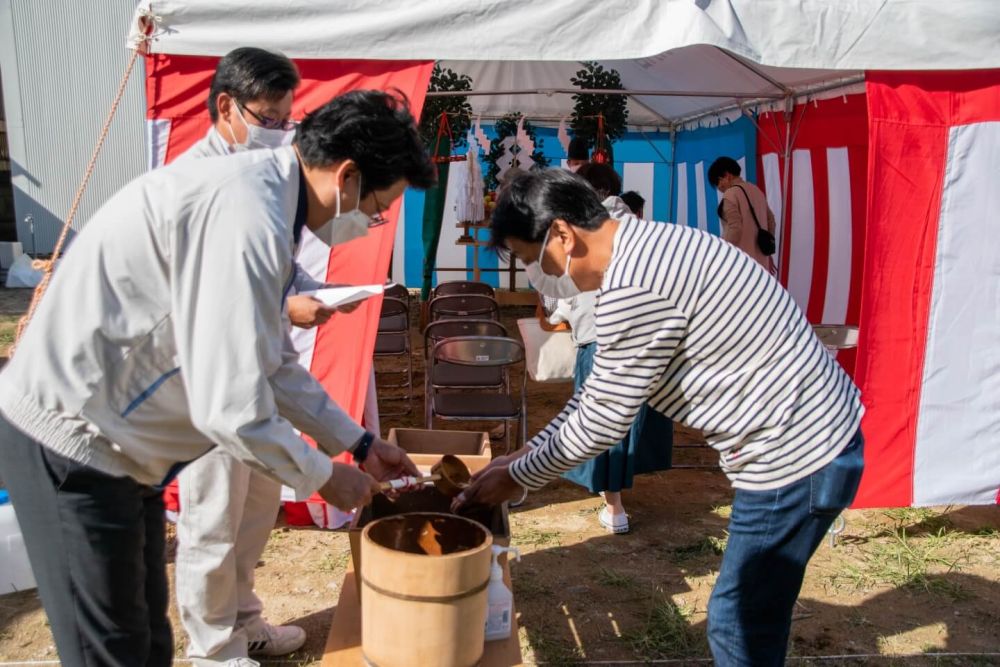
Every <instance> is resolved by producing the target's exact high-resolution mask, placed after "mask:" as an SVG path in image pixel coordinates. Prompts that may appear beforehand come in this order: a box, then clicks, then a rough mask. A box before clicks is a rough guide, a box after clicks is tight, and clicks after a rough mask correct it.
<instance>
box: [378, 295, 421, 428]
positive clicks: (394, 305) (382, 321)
mask: <svg viewBox="0 0 1000 667" xmlns="http://www.w3.org/2000/svg"><path fill="white" fill-rule="evenodd" d="M374 356H375V359H379V358H382V357H405V358H406V369H405V370H384V371H379V370H377V369H376V371H375V374H376V375H377V376H378V375H381V376H390V377H391V376H402V377H401V378H400V379H398V380H396V381H393V382H390V383H383V382H382V381H381V380H378V381H377V384H378V386H379V388H383V387H384V388H388V389H392V388H405V389H406V394H405V395H404V396H403V397H402V399H403V400H406V410H404V411H402V412H382V410H381V409H379V413H380V414H382V415H385V416H396V415H408V414H410V413H411V412H413V358H412V355H411V353H410V308H409V305H408V304H407V302H406V301H403V300H401V299H396V298H394V297H390V296H387V297H385V298H384V299H382V313H381V315H380V316H379V321H378V334H377V335H376V337H375V355H374Z"/></svg>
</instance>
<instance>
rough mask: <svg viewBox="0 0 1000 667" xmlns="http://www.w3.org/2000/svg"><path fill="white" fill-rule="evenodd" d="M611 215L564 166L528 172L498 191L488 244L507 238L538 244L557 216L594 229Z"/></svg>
mask: <svg viewBox="0 0 1000 667" xmlns="http://www.w3.org/2000/svg"><path fill="white" fill-rule="evenodd" d="M609 217H610V216H609V215H608V212H607V211H606V210H605V209H604V207H603V206H602V205H601V199H600V197H598V195H597V193H596V192H595V191H594V189H593V188H592V187H590V185H589V184H588V183H587V182H586V181H584V180H583V179H582V178H580V177H579V176H577V175H576V174H573V173H570V172H568V171H566V170H565V169H545V170H542V171H529V172H528V173H526V174H523V175H521V176H518V177H517V178H515V179H514V180H513V181H512V182H511V183H510V185H508V186H506V187H505V188H503V189H502V190H501V191H500V197H499V199H497V205H496V208H495V209H493V214H492V216H491V218H490V246H491V247H492V248H495V249H497V250H498V251H501V252H502V251H504V250H505V249H506V248H507V239H508V238H515V239H519V240H521V241H526V242H528V243H538V242H539V241H541V240H542V238H543V237H544V236H545V232H546V231H547V230H548V228H549V227H550V226H551V225H552V222H553V221H554V220H556V219H557V218H558V219H560V220H565V221H566V222H568V223H569V224H571V225H573V226H574V227H580V228H581V229H597V228H599V227H600V226H601V225H602V224H603V223H604V221H605V220H607V219H608V218H609Z"/></svg>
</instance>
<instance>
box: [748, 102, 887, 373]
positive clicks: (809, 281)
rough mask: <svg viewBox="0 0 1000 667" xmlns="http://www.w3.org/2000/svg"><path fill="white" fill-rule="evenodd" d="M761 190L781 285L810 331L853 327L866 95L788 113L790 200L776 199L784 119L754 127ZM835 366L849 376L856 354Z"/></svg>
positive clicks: (774, 116)
mask: <svg viewBox="0 0 1000 667" xmlns="http://www.w3.org/2000/svg"><path fill="white" fill-rule="evenodd" d="M758 126H759V129H758V134H757V151H758V155H759V157H758V165H757V166H758V174H759V175H760V176H759V181H760V182H759V185H760V187H761V189H763V190H764V192H765V193H766V194H767V199H768V203H769V204H770V206H771V210H772V211H773V212H774V216H775V219H781V211H782V210H783V209H785V208H786V207H787V211H786V213H785V216H784V221H783V223H782V225H781V226H780V227H779V229H778V234H777V236H778V239H779V242H780V243H779V247H780V248H781V255H780V256H779V257H777V258H776V261H777V264H778V268H779V278H780V280H781V284H783V285H784V286H785V287H786V288H787V289H788V291H789V292H790V293H791V295H792V297H793V298H794V299H795V301H796V303H798V305H799V307H800V308H802V310H803V312H805V314H806V316H807V317H808V319H809V321H810V322H812V323H813V324H852V325H857V324H858V318H859V312H860V304H861V288H862V281H861V278H862V275H861V274H862V266H863V257H864V229H865V202H866V197H867V192H868V180H867V161H868V113H867V107H866V104H865V96H864V95H847V96H844V97H835V98H832V99H828V100H824V101H819V102H808V103H806V104H800V105H798V106H796V107H795V109H794V111H793V117H792V123H791V130H792V139H793V142H792V154H791V166H790V170H789V173H788V196H787V197H784V198H783V197H782V196H781V193H782V186H783V184H782V174H783V173H784V168H785V165H784V162H785V160H784V147H785V137H786V133H787V125H786V119H785V117H784V114H782V113H766V114H762V115H761V116H760V118H759V119H758ZM837 359H838V360H839V361H840V363H841V364H842V365H843V366H844V368H845V369H847V371H848V372H849V373H853V371H854V360H855V353H854V351H853V350H845V351H842V352H840V353H838V355H837Z"/></svg>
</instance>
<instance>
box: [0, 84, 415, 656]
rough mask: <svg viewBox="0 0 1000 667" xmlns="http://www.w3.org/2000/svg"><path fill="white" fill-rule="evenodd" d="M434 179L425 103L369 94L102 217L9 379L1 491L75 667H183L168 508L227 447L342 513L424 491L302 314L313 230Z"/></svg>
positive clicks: (154, 187) (328, 237) (160, 178)
mask: <svg viewBox="0 0 1000 667" xmlns="http://www.w3.org/2000/svg"><path fill="white" fill-rule="evenodd" d="M433 173H434V172H433V167H432V165H431V163H430V161H429V159H428V157H427V155H426V152H425V151H424V149H423V147H422V145H421V142H420V139H419V136H418V134H417V130H416V128H415V125H414V121H413V117H412V116H411V115H410V113H409V111H408V109H407V108H406V105H405V103H403V102H401V101H399V100H398V99H397V98H395V97H393V96H391V95H388V94H385V93H379V92H373V91H364V92H355V93H350V94H347V95H343V96H340V97H338V98H336V99H334V100H332V101H331V102H330V103H328V104H327V105H325V106H323V107H321V108H320V109H319V110H317V111H316V112H315V113H313V114H311V115H310V116H308V117H307V118H306V119H305V120H304V121H303V122H302V124H301V125H300V126H299V129H298V131H297V134H296V140H295V145H294V146H293V147H288V148H283V149H279V150H274V151H270V150H262V151H250V152H247V153H245V154H241V155H232V156H226V157H219V158H204V159H200V160H194V161H190V162H186V163H183V164H178V165H171V166H168V167H166V168H164V169H160V170H157V171H153V172H150V173H148V174H145V175H143V176H141V177H139V178H138V179H136V180H135V181H133V182H132V183H130V184H129V185H127V186H126V187H124V188H123V189H122V190H121V191H119V192H118V193H117V194H116V195H114V196H113V197H112V198H111V199H110V200H109V201H108V202H107V203H105V204H104V206H103V207H101V208H100V209H99V210H98V211H97V213H95V214H94V216H93V217H92V218H91V220H90V222H89V223H88V224H87V226H86V228H85V229H84V230H83V231H82V232H81V233H80V234H79V236H78V237H77V238H76V240H75V242H74V243H73V247H72V248H71V249H70V251H69V252H68V253H67V254H66V256H65V258H64V259H63V260H62V262H61V264H60V267H59V269H58V270H57V271H56V273H55V275H54V278H53V281H52V283H51V286H50V287H49V290H48V292H47V294H46V296H45V298H44V299H43V300H42V302H41V304H40V306H39V308H38V310H37V312H36V314H35V316H34V318H33V320H32V322H31V324H30V325H29V326H28V328H27V330H26V332H25V334H24V337H23V338H22V340H21V342H20V345H19V347H18V349H17V351H16V353H15V355H14V357H13V358H12V360H11V361H10V363H9V364H8V365H7V366H6V367H5V368H4V369H3V372H2V374H0V414H2V420H0V441H2V442H3V447H0V475H2V476H3V478H4V480H5V481H6V483H7V484H8V487H9V490H10V493H11V498H12V500H13V502H14V503H15V506H16V507H17V510H18V516H19V519H20V521H21V524H22V529H23V531H24V537H25V543H26V546H27V550H28V555H29V557H30V559H31V562H32V567H33V570H34V574H35V577H36V579H37V580H38V585H39V593H40V595H41V597H42V603H43V605H44V606H45V610H46V613H47V615H48V618H49V622H50V625H51V627H52V632H53V635H54V637H55V640H56V646H57V648H58V650H59V654H60V658H61V660H62V662H63V663H64V664H66V665H86V664H106V665H135V664H146V665H168V664H170V662H171V659H172V656H173V642H172V640H171V634H170V627H169V622H168V620H167V614H166V609H167V600H168V592H167V584H166V574H165V565H164V546H165V545H164V525H163V522H164V516H163V515H164V513H163V503H162V499H161V494H160V493H159V488H160V487H162V485H164V484H166V483H167V482H169V481H170V479H172V478H173V476H175V475H176V474H177V472H178V471H179V470H180V469H181V468H182V467H183V466H184V464H185V463H186V462H190V461H191V460H194V459H196V458H198V457H199V456H201V455H202V454H204V453H205V452H207V451H208V450H209V449H210V448H211V447H212V446H213V443H214V444H215V445H216V446H218V447H221V448H223V449H225V450H227V451H228V452H229V453H230V454H232V455H233V456H235V457H236V458H237V459H239V460H240V461H242V462H244V463H246V464H247V465H249V466H251V467H254V468H255V469H258V470H261V471H264V472H265V473H266V474H269V475H271V476H272V477H273V478H275V479H276V480H279V481H281V482H283V483H285V484H287V485H288V486H290V487H291V488H293V489H294V490H295V491H296V493H297V494H299V496H300V497H307V496H309V495H311V494H312V493H314V492H317V491H318V492H319V493H320V495H322V496H323V497H324V498H325V499H326V500H327V501H328V502H330V503H332V504H334V505H335V506H337V507H340V508H344V509H348V508H352V507H356V506H358V505H361V504H364V503H366V502H367V501H368V500H369V499H370V497H371V495H372V494H373V493H375V492H376V491H377V488H378V485H377V483H376V479H385V478H389V477H395V476H399V475H401V474H404V473H407V472H408V473H415V472H416V469H415V467H414V466H413V464H412V462H410V461H409V459H408V458H407V457H406V456H405V454H403V453H402V452H401V450H399V449H398V448H395V447H392V446H391V445H389V444H388V443H386V442H384V441H382V440H380V439H378V438H376V437H375V436H374V435H373V434H371V433H366V432H365V431H364V430H363V429H362V428H361V427H360V426H358V425H357V424H356V423H354V422H353V421H352V420H351V419H350V418H349V417H348V416H347V415H346V414H345V413H344V412H343V411H342V410H341V409H340V408H338V407H337V406H336V405H335V404H334V403H333V402H331V401H330V399H329V397H328V396H327V395H326V392H325V391H324V390H323V388H322V387H321V386H320V385H319V383H318V382H317V381H316V380H315V379H314V378H313V377H312V376H311V375H310V374H309V373H308V371H306V370H305V369H304V368H302V367H301V366H300V365H299V364H298V359H297V356H296V355H295V354H294V353H293V352H291V346H290V345H288V344H287V341H286V338H287V336H288V332H287V327H288V322H287V317H286V314H285V312H284V300H285V295H286V292H287V289H288V287H289V286H290V285H291V283H292V280H293V279H294V264H293V261H292V247H293V244H294V239H295V238H296V237H297V236H298V235H299V234H300V233H301V229H302V228H303V227H309V229H310V230H312V231H313V233H314V234H316V235H317V236H318V237H319V238H320V239H321V240H325V241H327V242H328V243H329V242H332V240H334V239H336V238H342V235H343V230H345V229H349V230H351V231H352V233H355V232H356V231H357V230H360V229H361V227H366V226H367V225H368V224H369V222H370V220H371V218H372V216H377V215H378V214H379V213H380V212H381V211H384V210H385V209H386V208H387V207H388V206H389V205H390V204H391V203H392V202H393V201H394V200H395V199H396V198H397V197H399V196H400V195H401V194H402V192H403V190H404V189H405V188H406V186H407V185H412V186H414V187H418V188H426V187H428V186H429V185H430V184H431V183H432V182H433V178H434V177H433ZM293 424H294V426H295V427H297V428H299V429H300V430H302V431H303V432H305V433H308V434H309V435H311V436H312V437H313V438H314V439H315V440H316V441H317V443H319V446H320V449H319V450H317V449H313V448H311V447H309V445H307V444H306V443H305V442H304V441H303V440H302V439H301V438H300V437H299V436H298V435H297V434H296V433H295V430H294V428H293ZM345 450H347V451H351V452H353V454H354V456H355V459H356V460H357V461H359V462H361V463H363V465H364V467H365V469H366V470H367V471H368V473H371V474H368V473H366V472H363V471H361V470H359V469H357V468H355V467H353V466H349V465H340V464H333V463H331V461H330V456H332V455H336V454H339V453H341V452H343V451H345Z"/></svg>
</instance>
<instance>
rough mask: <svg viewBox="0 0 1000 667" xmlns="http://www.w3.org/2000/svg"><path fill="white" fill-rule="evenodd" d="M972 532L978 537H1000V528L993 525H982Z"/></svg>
mask: <svg viewBox="0 0 1000 667" xmlns="http://www.w3.org/2000/svg"><path fill="white" fill-rule="evenodd" d="M972 534H973V535H975V536H976V537H1000V529H997V528H994V527H993V526H982V527H980V528H977V529H976V530H975V531H974V532H973V533H972Z"/></svg>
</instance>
